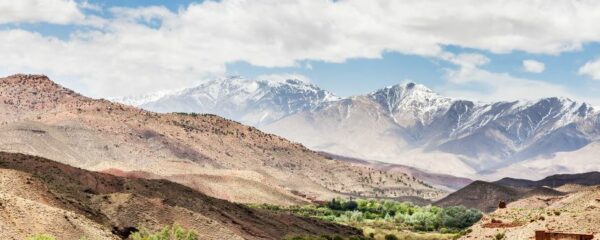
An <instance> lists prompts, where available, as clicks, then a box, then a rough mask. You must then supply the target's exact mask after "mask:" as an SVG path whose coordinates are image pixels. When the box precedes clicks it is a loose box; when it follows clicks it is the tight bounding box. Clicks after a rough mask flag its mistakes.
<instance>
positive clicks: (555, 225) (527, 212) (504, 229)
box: [461, 186, 600, 239]
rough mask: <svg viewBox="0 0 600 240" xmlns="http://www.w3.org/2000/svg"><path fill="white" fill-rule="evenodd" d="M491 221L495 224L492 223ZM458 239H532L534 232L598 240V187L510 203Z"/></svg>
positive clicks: (599, 209) (484, 218) (599, 232)
mask: <svg viewBox="0 0 600 240" xmlns="http://www.w3.org/2000/svg"><path fill="white" fill-rule="evenodd" d="M492 219H493V221H494V222H496V223H492ZM471 229H472V232H471V233H469V234H467V235H466V236H463V237H462V238H461V239H493V237H494V236H496V235H497V234H504V235H505V239H534V234H535V231H536V230H545V231H552V232H565V233H578V234H593V235H594V239H597V238H598V237H600V186H591V187H584V188H580V189H579V190H577V191H575V192H571V193H568V194H567V195H564V196H543V195H535V196H530V197H527V198H523V199H520V200H518V201H515V202H513V203H509V204H508V206H507V208H505V209H498V210H496V211H494V212H493V213H490V214H487V215H486V216H484V217H483V218H482V219H481V221H480V222H478V223H477V224H476V225H475V226H473V227H472V228H471Z"/></svg>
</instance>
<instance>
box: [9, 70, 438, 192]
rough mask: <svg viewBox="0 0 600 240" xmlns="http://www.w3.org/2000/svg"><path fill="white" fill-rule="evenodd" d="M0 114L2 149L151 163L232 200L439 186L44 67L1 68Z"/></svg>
mask: <svg viewBox="0 0 600 240" xmlns="http://www.w3.org/2000/svg"><path fill="white" fill-rule="evenodd" d="M0 114H2V116H3V118H2V119H0V150H1V151H8V152H20V153H26V154H31V155H36V156H43V157H46V158H49V159H52V160H56V161H59V162H62V163H66V164H69V165H72V166H76V167H81V168H85V169H89V170H98V171H101V170H107V169H118V170H122V171H126V172H128V171H139V172H147V173H149V174H152V175H156V176H159V177H161V178H168V179H172V180H174V181H178V182H180V183H182V184H186V185H188V186H190V187H192V188H194V189H198V190H202V191H206V192H207V193H208V194H210V195H211V196H214V197H218V198H223V199H227V200H232V201H238V202H268V203H274V204H295V203H303V202H309V201H312V200H314V199H320V200H327V199H331V198H332V197H335V196H361V197H390V198H395V197H403V196H410V197H420V198H425V199H438V198H440V197H442V196H444V195H445V193H444V192H443V191H440V190H438V189H436V188H433V187H431V186H429V185H427V184H423V182H422V181H421V180H419V179H415V178H413V177H410V176H408V175H407V174H402V173H397V172H386V171H384V170H377V169H373V168H370V167H366V166H356V165H353V164H350V163H345V162H342V161H335V160H331V159H328V158H327V157H325V156H323V155H321V154H319V153H316V152H313V151H310V150H308V149H306V148H305V147H303V146H302V145H300V144H296V143H292V142H289V141H287V140H285V139H283V138H280V137H277V136H275V135H271V134H265V133H263V132H261V131H259V130H257V129H255V128H253V127H248V126H244V125H242V124H239V123H237V122H234V121H230V120H227V119H223V118H221V117H218V116H214V115H183V114H157V113H152V112H147V111H144V110H140V109H138V108H134V107H130V106H126V105H122V104H116V103H112V102H109V101H106V100H95V99H90V98H87V97H85V96H81V95H79V94H77V93H75V92H73V91H71V90H69V89H65V88H63V87H61V86H59V85H57V84H55V83H54V82H52V81H51V80H49V79H48V78H47V77H45V76H40V75H13V76H9V77H7V78H0ZM294 193H295V194H294Z"/></svg>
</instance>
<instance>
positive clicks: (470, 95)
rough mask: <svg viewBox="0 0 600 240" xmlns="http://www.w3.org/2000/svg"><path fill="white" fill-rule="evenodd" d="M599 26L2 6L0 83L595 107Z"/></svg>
mask: <svg viewBox="0 0 600 240" xmlns="http://www.w3.org/2000/svg"><path fill="white" fill-rule="evenodd" d="M599 22H600V1H595V0H553V1H540V0H487V1H479V0H456V1H436V0H431V1H427V0H378V1H373V0H337V1H332V0H306V1H303V0H296V1H295V0H221V1H181V0H164V1H159V0H150V1H148V0H146V1H142V0H126V1H123V0H110V1H100V0H19V1H12V0H0V75H2V76H7V75H11V74H14V73H36V74H45V75H48V76H49V77H50V78H51V79H53V80H55V81H56V82H58V83H60V84H62V85H64V86H66V87H69V88H71V89H74V90H76V91H78V92H80V93H83V94H85V95H88V96H91V97H115V96H131V95H141V94H147V93H151V92H155V91H162V90H170V89H180V88H184V87H192V86H195V85H197V84H200V83H201V82H202V81H206V80H210V79H214V78H218V77H223V76H229V75H241V76H243V77H245V78H248V79H269V78H281V77H286V78H301V79H306V80H307V81H310V82H312V83H314V84H315V85H317V86H319V87H321V88H323V89H326V90H329V91H331V92H333V93H335V94H337V95H338V96H342V97H346V96H351V95H357V94H364V93H368V92H371V91H374V90H376V89H379V88H382V87H385V86H389V85H393V84H398V83H406V82H409V81H410V82H417V83H421V84H424V85H426V86H428V87H430V88H432V89H433V90H435V91H437V92H439V93H440V94H442V95H446V96H450V97H456V98H465V99H471V100H479V101H498V100H515V99H537V98H543V97H553V96H558V97H568V98H572V99H576V100H581V101H586V102H589V103H592V104H594V105H597V106H600V28H598V23H599Z"/></svg>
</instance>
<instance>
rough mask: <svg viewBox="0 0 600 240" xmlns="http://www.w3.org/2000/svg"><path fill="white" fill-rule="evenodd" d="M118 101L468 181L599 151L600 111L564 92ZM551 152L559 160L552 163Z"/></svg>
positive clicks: (265, 93) (297, 85) (244, 92)
mask: <svg viewBox="0 0 600 240" xmlns="http://www.w3.org/2000/svg"><path fill="white" fill-rule="evenodd" d="M118 101H121V102H124V103H129V104H133V105H137V106H140V107H142V108H145V109H149V110H153V111H157V112H197V113H213V114H217V115H221V116H224V117H227V118H231V119H233V120H237V121H240V122H243V123H246V124H250V125H254V126H257V127H259V128H261V129H263V130H265V131H268V132H272V133H275V134H278V135H280V136H283V137H286V138H288V139H291V140H293V141H297V142H300V143H303V144H304V145H306V146H308V147H310V148H312V149H314V150H320V151H326V152H330V153H333V154H337V155H343V156H350V157H356V158H363V159H369V160H379V161H384V162H391V163H399V164H404V165H409V166H413V167H417V168H421V169H425V170H429V171H432V172H439V173H450V174H453V175H460V176H468V177H481V176H495V175H494V174H499V173H502V174H503V175H506V174H517V175H515V176H518V174H519V173H522V174H527V175H526V176H521V177H529V178H531V177H535V176H536V175H535V173H536V172H539V173H540V175H542V174H543V175H548V174H555V173H562V172H570V171H580V170H582V169H574V168H573V166H569V165H568V164H566V163H565V160H564V159H565V158H566V157H565V156H569V157H573V156H579V155H578V152H579V151H582V152H585V153H582V154H580V155H581V156H582V159H578V161H586V160H588V159H587V158H592V157H591V156H594V154H591V153H593V152H599V151H600V150H596V148H598V147H599V146H600V113H599V112H598V111H596V110H594V108H593V107H592V106H590V105H588V104H586V103H581V102H577V101H574V100H571V99H568V98H556V97H551V98H545V99H540V100H537V101H524V100H520V101H511V102H494V103H481V102H473V101H468V100H461V99H452V98H448V97H444V96H441V95H439V94H437V93H435V92H434V91H432V90H431V89H429V88H427V87H425V86H423V85H420V84H415V83H408V84H403V85H394V86H390V87H386V88H383V89H380V90H377V91H374V92H372V93H369V94H365V95H359V96H352V97H348V98H343V99H341V98H338V97H336V96H335V95H333V94H332V93H330V92H327V91H325V90H322V89H320V88H318V87H317V86H314V85H312V84H310V83H307V82H304V81H300V80H293V79H290V80H283V81H273V80H271V81H269V80H248V79H243V78H240V77H229V78H222V79H215V80H212V81H209V82H205V83H203V84H201V85H199V86H197V87H193V88H189V89H184V90H180V91H174V92H163V93H157V94H151V95H148V96H143V97H129V98H121V99H118ZM565 153H569V154H565ZM557 157H560V159H562V160H561V161H560V162H561V163H560V164H553V163H552V162H551V161H553V160H552V159H555V158H557ZM588 162H589V163H588V164H586V165H585V166H586V167H587V168H590V169H588V170H598V169H600V160H598V159H589V161H588ZM516 163H528V165H527V167H526V169H524V168H515V166H517V165H518V164H516ZM511 169H519V170H511ZM584 170H585V169H584Z"/></svg>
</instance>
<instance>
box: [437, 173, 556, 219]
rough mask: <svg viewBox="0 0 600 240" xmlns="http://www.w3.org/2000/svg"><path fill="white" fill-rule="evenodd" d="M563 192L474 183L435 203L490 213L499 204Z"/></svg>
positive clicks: (539, 188) (482, 182) (490, 183)
mask: <svg viewBox="0 0 600 240" xmlns="http://www.w3.org/2000/svg"><path fill="white" fill-rule="evenodd" d="M562 195H565V193H563V192H559V191H557V190H554V189H551V188H547V187H534V188H523V187H519V188H517V187H511V186H504V185H501V184H498V183H492V182H485V181H475V182H473V183H471V184H469V185H467V186H466V187H464V188H462V189H460V190H458V191H456V192H454V193H451V194H450V195H448V196H446V197H445V198H443V199H441V200H439V201H437V202H436V205H439V206H465V207H470V208H476V209H479V210H481V211H483V212H492V211H494V210H496V208H498V205H499V203H500V202H504V203H511V202H514V201H517V200H519V199H523V198H529V197H541V196H544V197H550V196H562Z"/></svg>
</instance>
